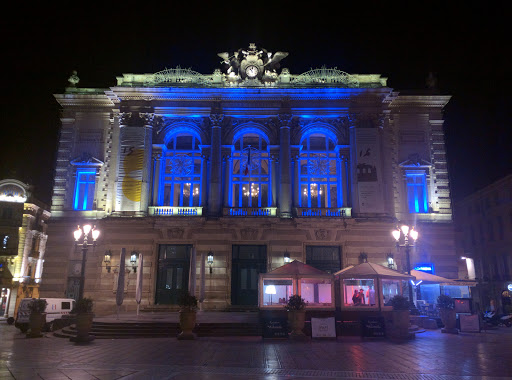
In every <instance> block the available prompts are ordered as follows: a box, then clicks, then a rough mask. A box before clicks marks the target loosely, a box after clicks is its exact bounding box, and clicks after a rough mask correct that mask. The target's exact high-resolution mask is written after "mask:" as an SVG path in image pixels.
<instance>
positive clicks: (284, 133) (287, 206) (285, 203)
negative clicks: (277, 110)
mask: <svg viewBox="0 0 512 380" xmlns="http://www.w3.org/2000/svg"><path fill="white" fill-rule="evenodd" d="M278 118H279V122H280V128H279V143H280V150H279V169H280V173H279V174H280V181H279V213H280V217H281V218H291V217H292V181H291V148H290V122H291V119H292V115H290V114H281V115H279V116H278Z"/></svg>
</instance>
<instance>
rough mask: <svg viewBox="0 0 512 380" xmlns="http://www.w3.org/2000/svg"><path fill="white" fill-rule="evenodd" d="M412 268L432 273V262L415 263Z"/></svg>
mask: <svg viewBox="0 0 512 380" xmlns="http://www.w3.org/2000/svg"><path fill="white" fill-rule="evenodd" d="M414 270H419V271H420V272H425V273H431V274H434V264H431V263H424V264H417V265H416V266H415V267H414Z"/></svg>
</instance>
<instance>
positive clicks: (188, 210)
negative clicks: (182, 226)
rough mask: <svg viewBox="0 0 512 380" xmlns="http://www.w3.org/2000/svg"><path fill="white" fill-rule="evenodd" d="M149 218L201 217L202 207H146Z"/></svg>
mask: <svg viewBox="0 0 512 380" xmlns="http://www.w3.org/2000/svg"><path fill="white" fill-rule="evenodd" d="M148 214H149V216H202V215H203V208H202V207H171V206H151V207H148Z"/></svg>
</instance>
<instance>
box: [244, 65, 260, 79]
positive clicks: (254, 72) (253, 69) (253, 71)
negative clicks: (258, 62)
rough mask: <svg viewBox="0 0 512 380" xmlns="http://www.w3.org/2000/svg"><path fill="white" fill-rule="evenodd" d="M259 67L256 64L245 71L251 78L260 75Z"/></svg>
mask: <svg viewBox="0 0 512 380" xmlns="http://www.w3.org/2000/svg"><path fill="white" fill-rule="evenodd" d="M258 71H259V70H258V68H257V67H256V66H248V67H247V68H246V69H245V73H246V74H247V76H248V77H249V78H254V77H256V75H258Z"/></svg>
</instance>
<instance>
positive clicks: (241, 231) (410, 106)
mask: <svg viewBox="0 0 512 380" xmlns="http://www.w3.org/2000/svg"><path fill="white" fill-rule="evenodd" d="M219 56H220V57H221V60H222V63H221V64H220V65H219V66H220V67H218V68H217V67H212V71H213V73H211V74H201V73H198V72H195V71H192V70H190V69H180V68H176V69H166V70H163V71H161V72H157V73H155V74H123V75H122V76H119V77H117V84H116V85H115V86H113V87H108V88H82V87H80V86H79V85H78V78H77V76H76V75H73V76H72V77H71V78H70V86H69V87H68V88H67V89H66V91H65V92H64V93H63V94H57V95H55V98H56V100H57V102H58V103H59V104H60V106H61V108H62V116H61V124H62V126H61V133H60V141H59V146H58V153H57V162H56V167H55V184H54V189H53V198H52V208H51V213H52V219H51V222H50V224H49V226H48V235H49V238H48V246H47V251H48V254H47V255H46V261H45V271H44V275H43V279H44V281H43V284H42V288H41V291H42V293H43V295H44V296H48V297H50V296H53V297H62V296H69V297H76V296H77V294H78V292H79V287H80V284H81V281H80V278H81V272H82V269H81V264H82V257H83V256H82V253H83V250H82V248H81V247H80V246H79V247H75V244H74V238H73V231H74V230H76V228H77V225H83V224H85V223H90V224H92V225H95V226H96V228H97V229H98V230H100V237H99V238H98V241H97V244H96V246H95V247H92V246H91V247H89V248H88V249H87V252H86V255H85V257H86V264H85V272H84V274H85V284H84V294H85V296H87V297H91V298H93V299H94V301H95V311H96V313H99V314H101V313H112V312H113V311H114V310H115V299H116V291H117V282H116V279H117V276H118V273H119V264H120V263H119V260H120V252H121V249H122V248H125V250H126V253H127V254H126V259H125V260H126V263H125V264H126V268H125V271H126V280H125V290H124V291H125V297H124V303H123V309H124V310H135V308H136V302H135V282H136V281H135V280H136V277H137V273H136V266H137V265H138V254H140V253H141V254H142V255H143V257H144V260H143V261H144V265H143V292H142V302H141V306H142V308H143V309H146V310H149V309H152V308H167V307H169V305H175V304H176V296H177V294H178V292H179V291H180V290H181V289H186V288H187V287H188V283H189V277H190V275H191V273H192V276H195V280H196V283H197V287H196V288H197V289H198V291H197V293H196V294H197V295H199V289H200V288H201V287H200V286H199V284H200V283H201V282H202V278H204V279H205V281H204V302H203V307H204V308H205V309H217V310H226V309H229V308H244V307H247V308H250V307H251V306H256V305H257V304H258V275H259V274H260V273H267V272H270V271H272V270H274V269H276V268H278V267H280V266H282V265H283V264H284V263H285V261H288V260H291V261H293V260H298V261H301V262H302V263H305V264H308V265H310V266H312V267H315V268H317V269H320V270H323V271H327V272H329V273H334V272H337V271H339V270H340V269H342V268H345V267H347V266H349V265H354V264H357V263H360V262H362V261H366V260H367V261H368V262H371V263H376V264H382V265H388V257H389V258H391V257H393V264H390V265H393V267H394V268H395V269H398V270H400V271H405V270H406V257H405V253H404V252H403V250H397V248H396V246H395V240H394V239H393V237H392V235H391V231H392V230H393V229H396V226H397V223H398V222H399V221H400V222H401V223H407V224H409V225H411V226H415V230H416V231H418V232H419V239H418V240H417V242H416V244H415V246H414V247H412V248H411V251H410V266H411V267H412V268H414V267H417V266H428V267H429V268H431V271H432V272H434V273H435V274H438V275H440V276H444V277H447V278H457V274H458V262H457V257H456V252H455V243H454V232H453V225H452V211H451V203H450V192H449V181H448V178H449V177H448V169H447V163H446V154H445V146H444V135H443V107H444V106H445V105H446V103H447V102H448V101H449V99H450V97H449V96H442V95H434V94H432V93H431V92H428V91H427V90H425V91H424V92H423V93H419V94H415V95H412V94H409V95H406V94H401V93H400V91H397V90H394V89H392V88H389V87H387V79H386V78H384V77H382V76H380V75H378V74H348V73H345V72H343V71H340V70H338V69H330V68H325V67H324V68H320V69H312V70H310V71H308V72H305V73H302V74H301V73H298V74H294V73H291V72H290V71H289V70H288V69H286V68H283V67H284V63H285V62H286V61H287V60H291V59H293V54H290V56H289V57H287V56H288V53H284V52H269V51H266V50H265V49H263V48H261V47H259V46H258V47H257V46H255V45H254V44H251V45H250V46H249V47H248V48H245V49H240V50H238V51H236V52H233V53H232V52H229V53H220V54H219ZM214 61H215V57H213V59H212V62H214ZM320 64H321V63H320ZM89 243H91V241H89ZM209 254H210V260H208V259H207V257H208V255H209ZM132 256H133V260H131V258H132ZM194 258H195V260H194ZM191 259H192V260H194V261H193V263H192V266H193V267H195V268H196V269H195V275H194V269H192V271H191V265H190V262H191ZM202 262H204V264H205V265H202V264H203V263H202ZM202 268H205V269H204V270H201V269H202Z"/></svg>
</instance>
